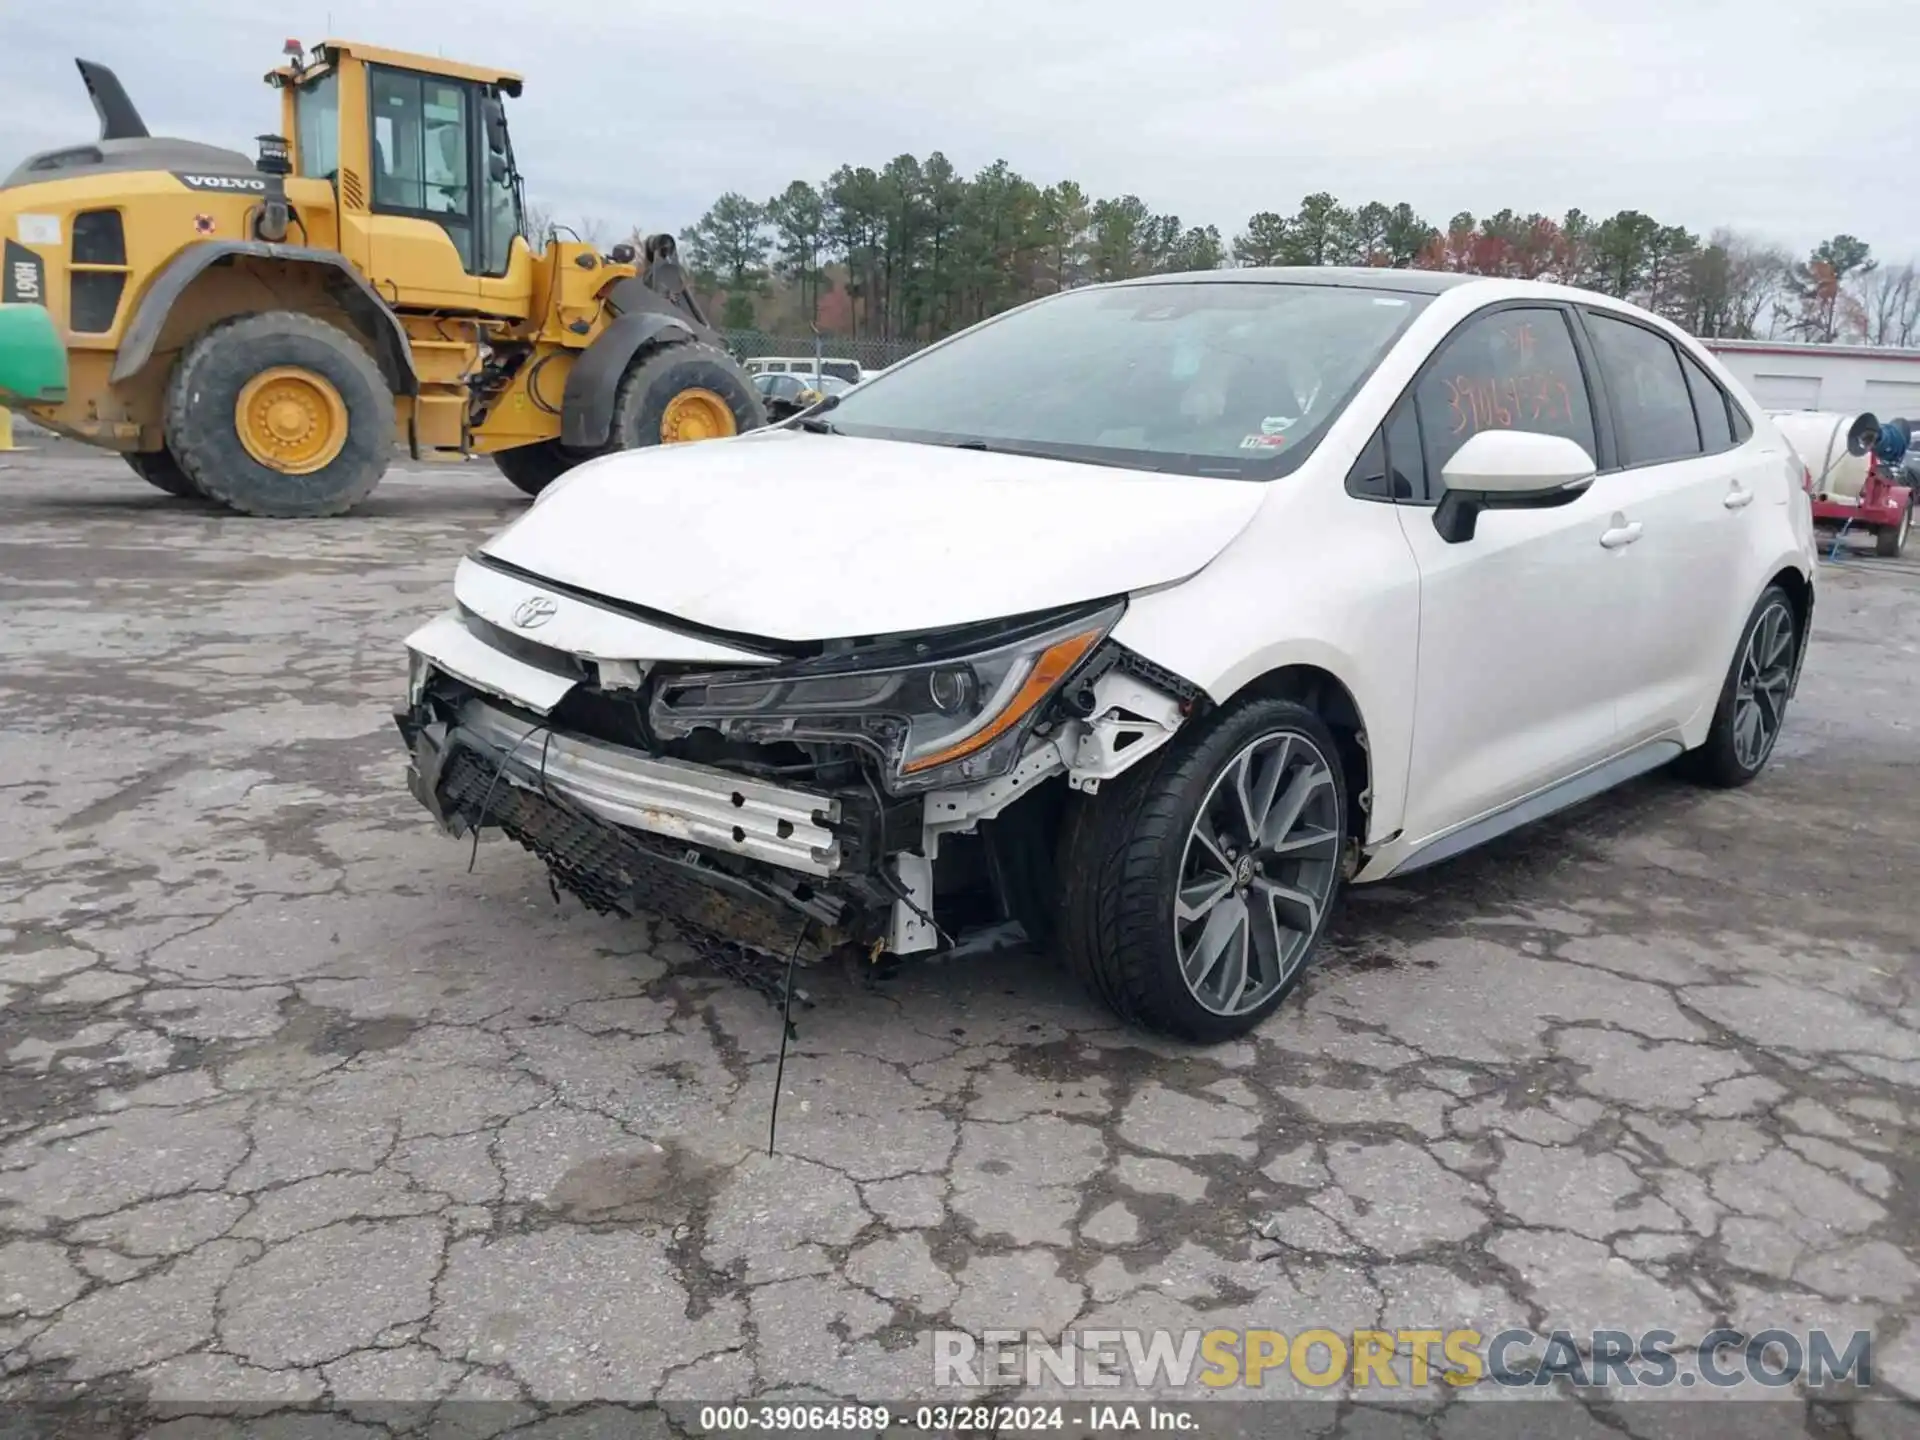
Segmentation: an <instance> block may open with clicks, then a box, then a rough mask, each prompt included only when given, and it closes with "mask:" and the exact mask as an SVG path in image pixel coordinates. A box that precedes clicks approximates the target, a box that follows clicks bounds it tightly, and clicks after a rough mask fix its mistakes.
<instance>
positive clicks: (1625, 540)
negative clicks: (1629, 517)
mask: <svg viewBox="0 0 1920 1440" xmlns="http://www.w3.org/2000/svg"><path fill="white" fill-rule="evenodd" d="M1640 530H1641V525H1640V522H1639V521H1638V520H1635V521H1633V522H1632V523H1631V524H1628V525H1616V526H1614V527H1613V528H1612V529H1611V530H1603V531H1601V532H1600V543H1601V544H1602V545H1604V546H1606V547H1607V549H1609V550H1618V549H1619V548H1620V547H1621V546H1623V545H1631V544H1632V543H1633V542H1634V541H1636V540H1638V539H1639V538H1640Z"/></svg>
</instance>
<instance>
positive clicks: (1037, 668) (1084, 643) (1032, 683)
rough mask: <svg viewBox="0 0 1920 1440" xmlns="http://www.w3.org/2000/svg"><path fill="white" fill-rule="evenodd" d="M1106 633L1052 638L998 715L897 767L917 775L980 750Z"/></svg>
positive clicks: (1048, 690) (1015, 721) (1015, 722)
mask: <svg viewBox="0 0 1920 1440" xmlns="http://www.w3.org/2000/svg"><path fill="white" fill-rule="evenodd" d="M1106 633H1107V632H1106V631H1105V630H1104V629H1100V630H1083V631H1081V632H1080V633H1079V634H1078V635H1069V636H1068V637H1067V638H1066V639H1064V640H1056V641H1054V643H1053V644H1051V645H1049V646H1048V647H1047V648H1046V649H1045V650H1043V651H1041V652H1040V658H1039V659H1038V660H1036V661H1035V662H1034V665H1033V669H1032V671H1031V672H1029V673H1028V675H1027V678H1026V681H1025V683H1024V684H1022V685H1021V686H1020V689H1019V690H1018V692H1016V693H1015V695H1014V697H1013V699H1012V700H1010V701H1009V702H1008V703H1007V706H1006V708H1005V709H1004V710H1002V711H1001V712H1000V713H999V714H998V715H996V716H994V717H993V719H992V720H990V721H988V722H987V724H985V725H983V726H981V727H980V728H979V729H978V730H976V731H974V732H973V733H972V734H971V735H969V736H967V737H966V739H964V740H961V741H959V742H958V743H956V744H953V745H949V746H948V747H947V748H946V749H944V750H936V751H935V752H934V753H933V754H931V755H922V756H921V757H920V758H919V759H917V760H909V761H908V762H907V763H906V764H905V765H902V766H901V767H900V769H901V773H902V774H906V775H913V774H917V773H919V772H920V771H922V770H931V769H933V768H934V767H935V766H936V765H945V764H948V763H950V762H952V761H954V760H959V759H961V758H963V757H964V756H967V755H971V754H973V753H974V752H975V751H976V750H984V749H986V747H987V746H989V745H991V744H992V743H993V742H994V741H995V740H998V739H999V738H1000V737H1001V736H1002V735H1004V734H1006V733H1007V731H1009V730H1011V729H1012V728H1013V727H1014V726H1015V725H1018V724H1019V723H1020V721H1021V719H1022V718H1023V717H1025V716H1026V714H1027V713H1028V712H1029V711H1031V710H1032V709H1033V707H1034V706H1036V705H1038V704H1039V703H1040V702H1041V701H1042V700H1044V699H1046V698H1047V696H1048V695H1049V694H1051V693H1052V691H1053V687H1054V686H1056V685H1058V684H1059V683H1060V682H1061V680H1063V679H1065V678H1066V675H1067V672H1068V671H1070V670H1072V669H1073V667H1074V666H1076V665H1078V664H1079V663H1080V662H1081V661H1082V660H1084V659H1085V658H1086V655H1087V652H1088V651H1089V650H1091V649H1093V647H1094V646H1095V645H1098V644H1099V643H1100V637H1101V636H1103V635H1105V634H1106Z"/></svg>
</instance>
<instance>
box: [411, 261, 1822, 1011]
mask: <svg viewBox="0 0 1920 1440" xmlns="http://www.w3.org/2000/svg"><path fill="white" fill-rule="evenodd" d="M1805 486H1806V474H1805V471H1804V468H1803V467H1802V465H1801V464H1800V462H1799V461H1798V460H1797V459H1796V458H1795V457H1794V455H1793V452H1792V451H1791V450H1790V449H1789V448H1788V446H1787V445H1786V443H1785V442H1784V441H1783V440H1782V439H1781V437H1780V435H1779V434H1778V433H1777V432H1776V431H1775V429H1774V427H1773V426H1772V424H1771V423H1770V422H1769V421H1768V419H1767V417H1766V415H1765V414H1764V412H1762V411H1761V410H1760V409H1759V408H1758V407H1757V406H1756V405H1755V404H1754V401H1753V399H1752V397H1751V396H1749V395H1748V394H1747V393H1746V392H1745V391H1744V390H1742V389H1741V387H1740V386H1739V384H1738V383H1737V382H1736V381H1734V380H1733V379H1732V378H1731V377H1730V376H1729V375H1728V374H1727V372H1726V371H1725V370H1723V369H1722V368H1721V366H1720V365H1719V363H1718V362H1717V361H1716V360H1715V359H1714V358H1713V357H1712V356H1711V355H1709V354H1708V353H1706V352H1705V351H1704V350H1702V349H1701V348H1700V347H1699V346H1698V345H1697V344H1695V343H1694V342H1693V341H1692V340H1690V339H1689V338H1688V337H1686V336H1685V335H1684V334H1682V333H1681V332H1679V331H1678V330H1676V329H1675V328H1674V327H1672V326H1671V325H1668V324H1667V323H1665V322H1664V321H1661V320H1659V319H1657V318H1655V317H1653V316H1651V315H1648V314H1646V313H1644V312H1642V311H1640V310H1637V309H1635V308H1633V307H1632V306H1629V305H1626V304H1623V303H1621V302H1620V301H1617V300H1613V299H1609V298H1607V297H1605V296H1601V295H1594V294H1588V293H1586V292H1583V291H1579V290H1572V289H1566V288H1562V287H1558V286H1553V285H1546V284H1534V283H1524V282H1518V281H1505V280H1491V279H1479V278H1474V277H1470V276H1461V275H1444V274H1432V273H1425V272H1401V271H1389V270H1352V271H1342V270H1321V269H1316V270H1237V271H1223V272H1212V273H1205V274H1189V275H1171V276H1156V277H1153V278H1150V279H1143V280H1136V281H1127V282H1122V283H1119V284H1113V285H1104V286H1096V287H1090V288H1086V289H1080V290H1073V291H1069V292H1067V293H1064V294H1061V295H1056V296H1052V297H1049V298H1047V299H1044V300H1040V301H1037V302H1035V303H1033V304H1030V305H1027V306H1025V307H1023V308H1021V309H1018V310H1014V311H1011V312H1009V313H1007V314H1004V315H1001V316H998V317H996V318H994V319H992V320H989V321H986V322H985V323H983V324H980V325H977V326H975V327H974V328H972V329H971V330H968V331H966V332H964V333H963V334H960V335H958V336H955V337H953V338H952V339H950V340H947V341H944V342H942V343H941V344H938V345H935V346H933V347H931V348H930V349H927V350H925V351H922V352H921V353H920V354H918V355H916V356H914V357H913V358H912V359H909V360H907V361H905V362H904V363H902V364H900V365H898V366H896V367H894V368H893V369H891V370H889V371H888V372H887V373H886V374H884V375H881V376H878V377H876V378H874V379H872V380H870V381H868V382H867V383H866V384H865V385H863V386H861V387H860V388H859V389H857V390H854V391H851V392H849V393H847V394H846V395H844V396H842V397H839V398H838V399H837V401H834V400H830V401H828V402H827V403H825V404H823V405H820V406H816V407H815V408H814V409H813V410H811V411H809V412H807V413H805V414H803V415H801V416H799V417H798V418H796V419H795V420H793V421H791V422H789V423H787V424H785V425H783V426H780V427H777V428H774V429H769V430H761V431H756V432H754V433H751V434H747V435H742V436H739V437H737V438H734V439H730V440H723V441H714V442H709V443H703V444H699V445H692V446H675V447H670V448H661V449H653V450H643V451H637V452H629V453H625V454H617V455H610V456H606V457H602V458H599V459H594V460H591V461H588V462H587V463H585V464H582V465H580V466H578V467H577V468H576V469H574V470H572V471H571V472H569V473H568V474H567V475H565V476H563V477H562V478H561V479H560V480H559V481H558V482H556V483H555V484H554V485H553V486H552V487H551V488H549V489H548V490H547V491H546V493H545V494H544V495H542V496H541V498H540V499H539V501H538V502H537V503H535V505H534V506H533V507H532V509H531V510H530V511H529V512H528V513H527V514H526V515H524V516H522V517H521V518H520V519H519V520H517V521H515V522H514V523H513V524H511V525H509V526H508V527H507V528H506V529H505V530H504V531H502V532H501V533H500V534H498V535H496V536H495V537H493V538H492V539H491V540H489V541H488V542H487V543H486V544H484V545H483V546H481V547H480V549H479V550H478V551H477V552H476V553H474V554H473V555H471V556H470V557H469V558H467V559H465V560H463V561H462V562H461V563H460V566H459V570H458V573H457V575H456V577H455V582H454V583H455V594H456V599H457V602H458V603H457V605H456V607H455V608H454V609H453V610H451V611H449V612H448V613H447V614H445V615H443V616H441V617H440V618H438V619H436V620H434V621H432V622H431V623H429V624H428V625H426V626H425V627H424V628H422V629H421V630H419V631H418V632H417V633H415V634H414V635H413V636H412V637H410V639H409V640H408V647H409V650H410V652H411V683H410V689H409V695H408V700H407V704H406V706H405V708H404V709H403V710H402V711H401V712H400V714H399V716H398V719H399V721H400V727H401V730H402V733H403V734H404V736H405V738H406V742H407V745H408V747H409V750H410V752H411V757H412V766H411V778H410V783H411V787H412V789H413V791H414V793H415V795H416V796H417V797H418V799H419V800H420V801H421V803H423V804H424V805H425V806H426V807H427V808H428V810H430V811H431V812H432V813H433V815H434V816H435V818H436V819H437V820H438V821H439V822H440V824H441V825H442V826H443V827H444V828H446V829H447V830H449V831H451V832H452V833H454V834H456V835H459V834H465V833H467V832H468V831H470V830H475V829H479V828H482V827H487V826H497V827H499V828H500V829H502V830H504V831H505V833H506V834H507V835H509V836H511V837H512V838H513V839H515V840H517V841H518V842H519V843H520V844H521V845H523V846H525V847H526V848H527V849H528V850H531V851H532V852H533V853H534V854H535V855H537V856H538V857H540V858H541V859H542V860H544V861H545V862H546V864H547V866H548V867H549V868H550V872H551V875H552V878H553V880H554V882H555V883H556V884H558V885H559V886H561V887H564V888H565V889H567V890H570V891H572V892H573V893H575V894H577V895H578V896H579V897H580V898H582V899H583V900H585V901H586V902H587V903H588V904H589V905H592V906H595V907H596V908H600V909H603V910H611V911H615V912H620V913H628V914H633V913H650V912H661V913H666V914H668V915H670V916H672V917H674V918H675V919H677V920H679V921H680V922H682V923H683V924H686V925H688V926H690V927H693V929H694V930H695V931H696V932H704V933H705V934H707V935H709V936H718V937H722V938H724V939H726V940H728V941H731V942H734V943H738V944H742V945H745V946H748V947H750V948H753V949H757V950H761V951H765V952H767V953H770V954H774V955H778V956H782V957H785V956H787V955H789V954H790V953H791V954H798V956H799V957H800V958H801V959H802V960H808V959H817V958H819V957H820V956H822V955H824V954H827V953H830V952H832V951H834V950H836V949H838V948H840V947H842V946H856V947H858V948H859V950H860V951H861V952H862V953H865V954H871V955H873V956H874V957H876V958H877V957H878V956H880V955H881V954H882V953H884V952H892V953H895V954H901V955H911V954H915V953H919V952H925V951H933V950H937V949H940V948H944V947H946V946H949V945H951V944H953V943H955V942H956V940H958V939H960V938H961V937H963V936H964V935H965V934H966V933H967V932H969V931H974V930H977V929H978V928H979V927H983V926H999V927H1004V928H1006V929H1008V930H1010V929H1011V927H1010V926H1007V924H1006V922H1008V921H1017V922H1018V923H1019V925H1020V926H1022V927H1024V929H1025V930H1026V931H1027V933H1028V935H1029V936H1030V937H1031V938H1032V939H1033V940H1034V941H1036V942H1038V943H1040V944H1042V945H1048V944H1057V945H1058V946H1059V948H1060V949H1061V950H1063V951H1064V953H1065V954H1066V956H1067V957H1068V958H1069V960H1070V961H1071V963H1072V964H1073V966H1074V967H1075V969H1076V970H1077V971H1078V972H1079V973H1080V974H1081V975H1082V976H1083V977H1084V979H1085V980H1086V981H1087V982H1088V983H1089V985H1090V986H1091V987H1092V988H1093V989H1094V991H1095V992H1097V993H1098V995H1100V996H1101V997H1102V998H1103V999H1104V1000H1106V1001H1107V1003H1108V1004H1110V1005H1111V1006H1112V1007H1113V1008H1114V1009H1115V1010H1116V1011H1118V1012H1119V1013H1120V1014H1121V1015H1123V1016H1125V1017H1127V1018H1128V1019H1130V1020H1132V1021H1135V1022H1137V1023H1140V1024H1143V1025H1145V1026H1148V1027H1150V1028H1153V1029H1156V1030H1161V1031H1165V1032H1169V1033H1171V1034H1175V1035H1179V1036H1185V1037H1189V1038H1192V1039H1196V1040H1202V1041H1208V1040H1219V1039H1222V1038H1225V1037H1228V1036H1232V1035H1236V1034H1240V1033H1243V1032H1245V1031H1247V1030H1248V1029H1250V1028H1252V1027H1253V1026H1254V1025H1256V1024H1257V1023H1258V1022H1259V1021H1260V1020H1261V1019H1262V1017H1264V1016H1266V1015H1267V1014H1268V1013H1270V1012H1271V1011H1272V1010H1273V1009H1274V1007H1275V1006H1277V1005H1278V1004H1279V1003H1280V1002H1281V1000H1282V999H1283V998H1284V997H1285V996H1286V994H1287V992H1288V991H1289V990H1290V989H1292V987H1293V986H1294V985H1295V984H1296V983H1297V982H1298V981H1299V979H1300V976H1301V974H1302V972H1303V971H1304V969H1305V967H1306V966H1307V964H1308V963H1309V962H1310V961H1311V959H1312V957H1313V953H1314V949H1315V946H1316V945H1317V944H1318V943H1319V941H1320V938H1321V935H1322V934H1323V932H1324V931H1325V928H1326V925H1327V920H1328V916H1329V914H1330V913H1331V911H1332V909H1333V906H1334V902H1335V900H1336V898H1337V896H1338V895H1339V893H1340V889H1341V887H1342V885H1343V884H1349V883H1351V884H1364V883H1366V882H1369V881H1375V880H1382V879H1385V878H1386V877H1388V876H1391V875H1398V874H1404V873H1405V872H1407V871H1409V870H1413V869H1416V868H1418V867H1421V866H1424V865H1429V864H1432V863H1433V862H1435V861H1437V860H1442V859H1444V858H1446V857H1448V856H1452V855H1457V854H1459V853H1460V852H1461V851H1463V850H1466V849H1467V848H1469V847H1471V846H1473V845H1476V844H1478V843H1480V842H1482V841H1484V840H1487V839H1489V838H1490V837H1492V836H1495V835H1499V834H1501V833H1502V832H1504V831H1508V830H1511V829H1513V828H1514V827H1516V826H1519V825H1522V824H1525V823H1527V822H1528V821H1531V820H1534V819H1537V818H1539V817H1541V816H1543V815H1546V814H1549V813H1550V812H1552V811H1555V810H1558V809H1560V808H1562V807H1563V806H1567V805H1571V804H1574V803H1575V802H1577V801H1580V800H1582V799H1584V798H1586V797H1588V796H1591V795H1593V794H1595V793H1596V792H1598V791H1601V790H1604V789H1606V788H1607V787H1609V786H1612V785H1616V784H1619V783H1620V782H1622V781H1624V780H1627V779H1629V778H1630V777H1632V776H1635V775H1639V774H1641V773H1643V772H1645V771H1648V770H1651V769H1653V768H1654V767H1656V766H1659V765H1663V764H1666V763H1667V762H1669V761H1672V760H1677V759H1679V760H1684V762H1685V764H1686V766H1687V768H1688V769H1690V770H1691V771H1692V772H1694V773H1695V774H1696V775H1697V776H1698V777H1699V778H1701V779H1702V780H1704V781H1706V782H1708V783H1711V784H1716V785H1740V784H1744V783H1745V782H1747V781H1749V780H1751V779H1753V777H1754V776H1755V775H1757V774H1759V772H1760V771H1761V769H1762V768H1763V767H1764V766H1765V765H1766V763H1767V758H1768V756H1769V754H1770V753H1771V751H1772V749H1773V746H1774V742H1775V740H1776V739H1777V738H1778V736H1779V734H1780V729H1781V725H1782V722H1783V720H1784V718H1785V713H1786V707H1787V702H1788V700H1789V698H1790V697H1791V696H1792V694H1793V692H1794V689H1795V685H1796V683H1797V680H1798V677H1799V672H1800V664H1801V659H1802V657H1803V655H1804V653H1805V646H1806V637H1807V633H1808V625H1809V621H1810V619H1811V614H1812V608H1813V594H1814V592H1813V577H1814V568H1815V559H1814V541H1813V530H1812V521H1811V514H1810V506H1809V501H1808V496H1807V494H1806V489H1805Z"/></svg>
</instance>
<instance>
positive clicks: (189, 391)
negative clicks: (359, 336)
mask: <svg viewBox="0 0 1920 1440" xmlns="http://www.w3.org/2000/svg"><path fill="white" fill-rule="evenodd" d="M263 387H264V388H263ZM243 427H244V429H245V431H246V433H245V434H244V435H243V433H242V430H243ZM166 432H167V447H168V448H169V449H170V450H172V451H173V453H174V454H175V455H176V456H178V457H179V460H180V468H181V469H182V470H184V471H185V472H186V473H187V475H188V476H190V477H191V478H192V480H193V481H194V483H195V484H196V485H197V486H199V488H200V490H201V491H202V492H203V493H204V494H205V495H206V496H207V497H208V498H209V499H212V500H218V501H219V502H220V503H221V504H223V505H226V506H228V507H229V508H231V509H234V510H238V511H239V512H241V513H242V514H244V515H262V516H272V517H277V518H295V517H301V518H304V517H311V516H323V515H344V514H345V513H346V512H347V511H349V510H351V509H352V508H353V507H354V506H355V505H357V504H359V503H360V502H361V501H362V500H364V499H366V498H367V496H368V495H370V494H371V493H372V492H373V488H374V486H376V485H378V484H379V483H380V477H381V476H382V475H384V474H385V473H386V469H387V462H388V461H389V460H390V459H391V458H392V454H393V438H394V415H393V396H392V395H391V393H390V392H389V391H388V389H387V385H386V381H385V380H384V379H383V378H382V377H381V374H380V369H379V367H378V366H377V365H375V364H374V362H373V357H372V356H371V355H369V354H368V353H367V352H366V349H365V348H364V347H363V346H362V345H361V344H360V343H359V342H358V341H357V340H355V339H354V338H353V337H352V336H351V335H348V334H346V333H345V332H343V331H341V330H339V329H336V328H335V327H334V326H332V325H329V324H327V323H325V322H324V321H321V320H316V319H314V318H313V317H312V316H310V315H302V314H298V313H296V312H293V311H287V310H274V311H268V312H266V313H265V314H260V315H246V316H242V317H240V318H239V319H236V320H229V321H225V322H223V323H221V324H219V325H216V326H214V327H213V328H212V329H210V330H208V331H207V332H206V333H204V334H203V335H201V336H200V337H199V338H198V339H197V340H195V341H194V342H193V343H192V344H191V345H190V346H188V347H187V350H186V353H185V354H184V355H182V356H181V358H180V363H179V364H178V365H177V366H176V367H175V368H174V373H173V381H172V383H171V385H170V386H169V387H168V391H167V415H166Z"/></svg>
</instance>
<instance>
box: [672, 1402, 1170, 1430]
mask: <svg viewBox="0 0 1920 1440" xmlns="http://www.w3.org/2000/svg"><path fill="white" fill-rule="evenodd" d="M895 1426H903V1427H905V1426H910V1427H911V1428H912V1429H914V1430H918V1431H922V1432H925V1433H930V1434H937V1435H961V1434H976V1435H1015V1434H1046V1433H1048V1432H1057V1431H1068V1430H1070V1431H1072V1432H1073V1433H1074V1434H1086V1433H1089V1432H1103V1431H1115V1432H1126V1431H1134V1430H1157V1431H1162V1432H1167V1433H1179V1432H1187V1433H1192V1432H1195V1431H1198V1430H1199V1428H1200V1420H1199V1417H1198V1416H1197V1415H1196V1414H1194V1412H1193V1411H1192V1410H1191V1409H1181V1408H1176V1407H1174V1406H1170V1405H1125V1404H1114V1405H1084V1404H1082V1405H1071V1406H1069V1405H995V1404H958V1405H920V1406H916V1407H915V1408H913V1409H912V1410H907V1409H905V1408H904V1407H903V1408H902V1409H901V1410H899V1411H894V1410H892V1409H890V1408H889V1407H887V1406H884V1405H704V1406H702V1407H701V1409H700V1416H699V1433H700V1434H702V1435H736V1434H737V1435H747V1434H758V1435H807V1434H823V1433H832V1432H836V1431H837V1432H840V1433H842V1434H851V1435H856V1436H863V1435H879V1434H884V1433H886V1432H888V1431H889V1430H891V1429H892V1428H893V1427H895Z"/></svg>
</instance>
